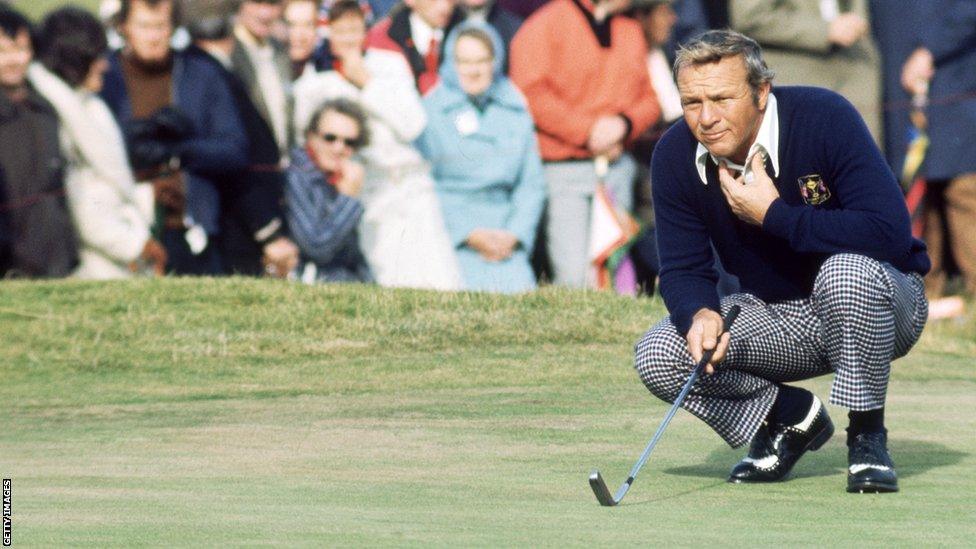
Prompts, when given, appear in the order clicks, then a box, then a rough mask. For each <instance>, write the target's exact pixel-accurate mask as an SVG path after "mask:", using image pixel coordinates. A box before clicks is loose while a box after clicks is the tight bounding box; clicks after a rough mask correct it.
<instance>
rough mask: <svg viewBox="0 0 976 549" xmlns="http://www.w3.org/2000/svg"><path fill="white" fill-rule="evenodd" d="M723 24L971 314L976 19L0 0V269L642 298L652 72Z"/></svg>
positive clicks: (903, 1)
mask: <svg viewBox="0 0 976 549" xmlns="http://www.w3.org/2000/svg"><path fill="white" fill-rule="evenodd" d="M725 27H730V28H733V29H735V30H738V31H740V32H743V33H745V34H747V35H749V36H751V37H753V38H755V39H756V40H757V41H759V42H760V44H761V45H762V46H763V48H764V51H765V55H766V59H767V62H768V64H769V65H770V67H771V68H772V69H773V70H774V71H775V72H776V78H775V80H774V85H779V86H782V85H813V86H821V87H826V88H830V89H832V90H835V91H837V92H839V93H841V94H842V95H844V96H845V97H847V98H848V99H849V100H850V101H851V102H852V103H853V104H854V105H855V107H857V109H858V111H859V112H860V113H861V115H862V117H863V119H864V122H865V123H866V125H867V127H868V128H869V129H870V131H871V132H872V134H873V135H874V136H875V137H876V139H877V141H878V144H879V146H880V147H881V148H882V150H883V151H884V152H885V154H886V155H887V158H888V159H889V162H890V165H891V168H892V170H893V171H894V172H895V173H896V174H897V175H898V176H899V177H900V178H901V179H902V181H903V183H904V186H905V191H906V193H907V194H908V195H909V196H910V197H914V198H913V199H912V200H910V201H909V202H908V204H909V207H910V208H911V209H913V215H914V216H915V220H916V226H915V228H916V229H917V231H918V232H919V234H920V235H924V237H925V240H926V242H927V243H928V245H929V247H930V252H931V255H932V259H933V264H934V269H933V272H932V273H931V274H930V275H929V277H928V279H927V284H928V290H929V293H930V294H931V295H930V297H933V298H938V297H941V296H944V295H948V294H962V295H969V296H971V295H973V293H974V292H976V232H973V231H972V230H971V225H972V224H973V223H976V0H933V1H931V2H911V1H908V0H870V1H869V0H788V1H782V0H733V1H731V2H728V1H726V2H723V1H707V0H548V1H547V0H507V1H506V0H402V1H399V2H398V1H395V0H369V1H368V2H365V1H360V0H325V1H322V0H182V1H180V0H105V1H104V2H103V3H102V6H101V9H100V11H99V13H97V14H92V13H89V12H86V11H83V10H81V9H78V8H73V7H64V8H59V9H56V10H54V11H51V12H50V13H48V14H46V15H45V16H44V17H43V19H42V20H40V21H38V22H36V24H34V23H32V22H29V21H28V19H26V18H25V17H24V16H23V15H22V14H20V13H19V12H18V11H17V9H16V7H14V6H11V5H9V4H4V3H3V0H0V273H2V274H3V275H4V276H5V277H8V278H11V277H31V278H44V277H67V276H72V277H77V278H86V279H106V278H124V277H131V276H153V275H164V274H176V275H209V276H219V275H229V274H239V275H252V276H274V277H283V278H291V279H296V280H301V281H304V282H307V283H314V282H344V281H356V282H368V283H376V284H379V285H382V286H397V287H416V288H435V289H444V290H450V289H471V290H484V291H497V292H522V291H526V290H531V289H533V288H535V287H536V286H537V284H538V283H539V281H548V282H551V283H554V284H559V285H565V286H572V287H615V288H616V289H617V290H618V291H622V292H628V293H635V292H639V291H643V292H652V291H653V284H654V280H655V276H656V270H657V260H656V251H655V245H654V228H653V227H654V223H653V221H654V220H653V208H652V204H651V203H650V185H651V184H652V182H651V181H650V180H649V175H648V170H647V166H648V164H649V161H650V156H651V154H652V151H653V147H654V144H655V142H656V140H657V138H658V137H659V136H660V135H662V133H663V132H664V131H665V130H666V129H667V127H668V126H670V125H671V124H672V123H674V122H675V121H676V120H678V119H680V118H681V116H682V107H681V101H680V97H679V93H678V90H677V88H676V86H675V82H674V78H673V75H672V70H671V64H672V61H673V59H674V54H675V51H676V49H677V48H678V47H680V44H681V43H682V41H684V40H687V39H688V38H690V37H692V36H694V35H696V34H698V33H700V32H702V31H705V30H708V29H711V28H725ZM774 92H775V89H774ZM915 198H918V200H915ZM717 267H718V268H719V269H721V266H720V265H717ZM735 283H736V282H735V280H730V279H729V277H724V278H723V280H722V284H723V287H724V288H725V290H726V291H734V288H735ZM946 306H947V307H949V308H950V309H951V308H952V307H956V306H960V302H954V301H953V302H952V303H951V304H950V305H946Z"/></svg>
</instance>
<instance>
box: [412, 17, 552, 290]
mask: <svg viewBox="0 0 976 549" xmlns="http://www.w3.org/2000/svg"><path fill="white" fill-rule="evenodd" d="M504 47H505V46H504V43H503V42H502V40H501V38H500V37H499V36H498V34H497V33H496V32H495V31H494V30H492V28H491V27H489V26H488V25H486V24H484V23H477V22H470V23H469V22H466V23H462V24H461V25H459V26H458V27H457V28H456V29H455V31H453V32H452V33H451V36H450V37H449V38H448V41H447V48H446V50H445V51H446V52H448V54H449V55H451V56H453V57H452V58H449V59H448V61H447V62H446V63H444V64H443V65H442V66H441V84H440V86H438V87H437V88H435V89H434V91H432V92H431V93H430V94H429V95H428V96H427V97H426V98H425V99H424V105H425V107H426V108H427V116H428V118H429V122H428V125H427V129H426V130H425V132H424V134H423V135H422V136H421V139H420V141H419V144H420V148H421V150H422V151H423V152H424V154H425V155H426V156H427V157H428V158H429V159H430V160H431V163H432V164H433V168H434V178H435V180H436V182H437V194H438V197H439V198H440V201H441V206H442V210H443V212H444V219H445V221H446V223H447V229H448V232H449V233H450V236H451V240H452V241H453V243H454V246H455V249H456V250H457V255H458V260H459V262H460V264H461V273H462V278H463V279H464V287H465V289H468V290H486V291H498V292H521V291H526V290H531V289H534V288H535V285H536V284H535V276H534V275H533V273H532V267H531V265H530V264H529V258H530V257H531V255H532V246H533V243H534V241H535V235H536V228H537V227H538V225H539V217H540V215H541V214H542V208H543V206H544V204H545V182H544V179H543V175H542V162H541V161H540V159H539V152H538V146H537V144H536V138H535V130H534V126H533V122H532V117H531V115H529V111H528V105H527V104H526V102H525V98H523V97H522V94H521V93H520V92H519V91H518V90H517V89H516V88H515V86H513V85H512V83H511V82H510V81H509V80H508V78H506V77H505V75H504V71H503V70H502V67H503V66H504V59H503V58H504V51H505V50H504Z"/></svg>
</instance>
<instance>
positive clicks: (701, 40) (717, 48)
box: [674, 29, 776, 98]
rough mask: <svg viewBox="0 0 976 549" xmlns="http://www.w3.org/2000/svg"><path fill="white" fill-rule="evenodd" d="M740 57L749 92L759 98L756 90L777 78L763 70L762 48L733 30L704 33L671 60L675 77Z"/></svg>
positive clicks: (764, 68)
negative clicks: (692, 68)
mask: <svg viewBox="0 0 976 549" xmlns="http://www.w3.org/2000/svg"><path fill="white" fill-rule="evenodd" d="M736 55H741V56H742V59H743V60H744V61H745V64H746V73H747V80H748V82H749V87H750V88H752V96H753V98H756V97H758V95H757V94H758V93H759V87H760V86H762V85H763V84H765V83H767V82H772V81H773V76H774V75H775V74H776V73H774V72H773V70H772V69H770V68H769V67H768V66H766V60H765V59H763V55H762V48H761V47H759V44H758V43H757V42H756V41H755V40H753V39H752V38H749V37H748V36H746V35H744V34H742V33H738V32H735V31H733V30H728V29H725V30H711V31H707V32H704V33H702V34H700V35H698V36H696V37H695V38H693V39H692V40H691V42H688V43H687V44H683V45H682V46H681V48H680V49H678V55H677V57H676V58H675V60H674V75H675V77H677V76H678V71H680V70H681V69H683V68H685V67H687V66H689V65H701V64H703V63H715V62H717V61H721V60H722V59H724V58H726V57H733V56H736Z"/></svg>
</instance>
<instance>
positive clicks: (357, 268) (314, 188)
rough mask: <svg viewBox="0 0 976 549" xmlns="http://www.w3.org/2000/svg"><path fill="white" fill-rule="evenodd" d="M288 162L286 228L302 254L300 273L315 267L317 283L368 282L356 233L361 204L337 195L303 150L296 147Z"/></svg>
mask: <svg viewBox="0 0 976 549" xmlns="http://www.w3.org/2000/svg"><path fill="white" fill-rule="evenodd" d="M291 159H292V162H291V166H289V168H288V184H287V186H286V187H285V189H286V190H285V203H286V204H287V207H286V212H287V215H288V225H289V227H290V228H291V232H292V234H293V235H294V237H295V243H296V244H298V247H299V249H300V250H301V252H302V256H301V263H300V264H299V266H298V272H299V273H300V274H304V271H306V270H308V269H309V268H310V266H314V269H312V271H313V272H314V273H315V277H314V280H317V281H319V282H372V281H373V275H372V274H371V273H370V270H369V266H368V265H367V264H366V258H365V256H363V253H362V251H360V249H359V233H358V231H357V230H356V228H357V227H358V226H359V220H360V219H361V218H362V216H363V204H362V202H360V201H359V199H358V198H353V197H350V196H346V195H344V194H341V193H339V192H338V191H337V190H336V188H335V186H333V185H332V184H330V183H329V182H327V181H326V179H325V176H324V175H323V174H322V172H321V171H319V169H318V168H317V167H316V166H315V164H314V163H313V162H312V160H311V159H310V158H309V157H308V154H307V153H306V152H305V150H304V149H300V148H295V150H293V151H292V157H291ZM308 282H311V280H308Z"/></svg>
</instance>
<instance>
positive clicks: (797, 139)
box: [651, 87, 929, 334]
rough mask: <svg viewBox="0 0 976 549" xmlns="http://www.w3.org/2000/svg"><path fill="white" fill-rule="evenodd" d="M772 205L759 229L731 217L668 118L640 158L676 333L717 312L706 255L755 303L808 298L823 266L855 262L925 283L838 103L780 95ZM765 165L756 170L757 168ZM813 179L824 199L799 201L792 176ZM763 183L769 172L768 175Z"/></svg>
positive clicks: (686, 136)
mask: <svg viewBox="0 0 976 549" xmlns="http://www.w3.org/2000/svg"><path fill="white" fill-rule="evenodd" d="M773 93H774V94H775V95H776V100H777V108H778V111H779V167H780V173H779V176H778V177H774V178H773V181H774V182H775V184H776V188H777V190H778V191H779V195H780V197H779V198H778V199H776V200H775V201H774V202H773V204H772V205H771V206H770V208H769V210H768V211H767V213H766V218H765V220H764V221H763V226H762V227H757V226H755V225H750V224H748V223H746V222H744V221H741V220H739V219H738V218H737V217H736V216H735V214H733V213H732V210H731V209H730V208H729V206H728V203H727V202H726V200H725V196H724V195H723V194H722V189H721V184H720V183H719V181H718V167H717V166H716V165H715V163H714V162H712V161H711V159H709V160H708V166H707V170H706V173H707V178H708V185H705V184H703V183H702V181H701V179H700V178H699V176H698V171H697V169H696V168H695V149H696V147H697V145H698V143H697V141H696V140H695V138H694V136H693V135H692V134H691V131H690V130H689V129H688V125H687V124H685V122H684V121H683V120H680V121H678V122H677V123H676V124H675V125H674V126H672V127H671V129H669V130H668V132H667V133H665V135H664V136H663V137H662V138H661V140H660V142H659V143H658V145H657V147H656V148H655V149H654V157H653V159H652V161H651V170H652V176H651V180H652V181H653V196H654V212H655V217H656V223H657V240H658V248H659V251H660V256H661V294H662V295H663V297H664V302H665V304H666V305H667V307H668V311H670V313H671V320H672V322H673V323H674V325H675V326H676V327H677V329H678V331H679V332H680V333H681V334H686V333H687V332H688V328H690V327H691V321H692V317H693V316H694V314H695V313H696V312H697V311H698V310H699V309H701V308H703V307H706V308H709V309H713V310H716V311H717V310H719V297H718V292H717V290H716V288H715V284H716V281H717V274H716V273H715V271H714V269H713V257H712V248H711V246H710V245H709V244H710V243H712V244H714V245H715V249H716V250H717V251H718V255H719V257H720V258H721V260H722V264H723V265H724V266H725V268H726V269H727V270H728V271H729V272H730V273H732V274H734V275H736V276H738V277H739V281H740V282H741V284H742V291H744V292H748V293H750V294H753V295H755V296H757V297H759V298H760V299H762V300H764V301H766V302H775V301H783V300H791V299H803V298H806V297H809V295H810V292H811V290H812V289H813V281H814V278H815V277H816V275H817V272H818V271H819V270H820V266H821V265H822V264H823V262H824V261H825V260H826V259H827V257H829V256H830V255H833V254H838V253H844V252H849V253H856V254H861V255H865V256H868V257H872V258H874V259H877V260H879V261H884V262H888V263H890V264H892V265H893V266H895V267H896V268H898V269H899V270H901V271H903V272H911V271H914V272H917V273H920V274H925V273H926V272H927V271H928V269H929V259H928V256H927V254H926V252H925V244H923V243H922V242H921V241H919V240H917V239H914V238H912V235H911V227H910V221H909V216H908V211H907V209H906V207H905V202H904V199H903V198H902V194H901V190H900V188H899V186H898V183H897V181H896V180H895V176H894V174H893V173H892V172H891V170H890V169H889V168H888V166H887V164H886V163H885V161H884V158H882V156H881V152H880V151H879V150H878V147H877V146H876V145H875V144H874V141H873V140H872V139H871V135H870V134H869V133H868V130H867V127H866V126H865V125H864V122H863V121H862V120H861V118H860V116H859V115H858V114H857V111H855V110H854V107H853V106H852V105H851V104H850V103H849V102H848V101H847V100H846V99H844V98H843V97H841V96H840V95H838V94H836V93H834V92H831V91H828V90H824V89H820V88H808V87H780V88H776V89H775V90H774V92H773ZM767 164H768V163H767ZM814 174H816V175H819V176H820V178H821V179H822V180H823V182H824V183H825V185H826V187H827V189H828V190H829V192H830V195H831V196H830V198H829V199H827V200H826V201H824V202H823V203H821V204H819V205H816V206H814V205H810V204H807V203H806V202H805V201H804V199H803V197H802V195H801V194H800V184H799V180H800V178H801V177H803V176H808V175H814ZM770 175H771V176H772V174H770Z"/></svg>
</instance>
